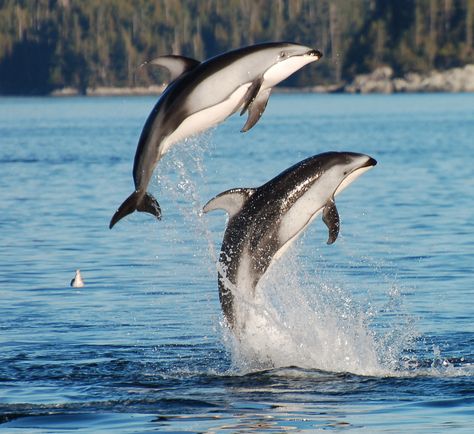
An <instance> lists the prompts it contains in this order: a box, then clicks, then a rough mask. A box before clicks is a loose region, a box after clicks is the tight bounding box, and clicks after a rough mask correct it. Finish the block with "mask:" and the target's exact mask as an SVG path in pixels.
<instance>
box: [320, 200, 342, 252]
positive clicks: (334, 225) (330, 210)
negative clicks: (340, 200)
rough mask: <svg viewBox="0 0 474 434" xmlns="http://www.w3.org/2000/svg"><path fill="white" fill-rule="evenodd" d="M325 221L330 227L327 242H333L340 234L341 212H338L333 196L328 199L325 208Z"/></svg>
mask: <svg viewBox="0 0 474 434" xmlns="http://www.w3.org/2000/svg"><path fill="white" fill-rule="evenodd" d="M323 222H324V223H325V224H326V226H327V227H328V229H329V238H328V241H327V243H328V244H332V243H334V241H336V239H337V236H338V235H339V227H340V221H339V213H338V212H337V208H336V204H335V202H334V198H331V199H329V200H328V201H327V203H326V206H325V207H324V210H323Z"/></svg>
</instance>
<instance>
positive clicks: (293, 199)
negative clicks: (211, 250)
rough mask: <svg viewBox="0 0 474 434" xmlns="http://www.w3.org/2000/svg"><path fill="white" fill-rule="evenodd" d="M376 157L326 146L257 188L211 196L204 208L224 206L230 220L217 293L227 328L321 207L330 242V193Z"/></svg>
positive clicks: (333, 219) (335, 217)
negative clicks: (277, 260) (327, 148)
mask: <svg viewBox="0 0 474 434" xmlns="http://www.w3.org/2000/svg"><path fill="white" fill-rule="evenodd" d="M376 164H377V162H376V161H375V160H374V159H373V158H371V157H369V156H367V155H363V154H355V153H352V152H327V153H324V154H320V155H315V156H313V157H310V158H308V159H306V160H303V161H301V162H299V163H297V164H295V165H294V166H292V167H290V168H289V169H287V170H285V171H284V172H282V173H280V174H279V175H278V176H277V177H275V178H273V179H272V180H271V181H269V182H267V183H266V184H264V185H262V186H261V187H258V188H234V189H231V190H228V191H225V192H223V193H220V194H219V195H217V196H216V197H215V198H213V199H211V200H210V201H209V202H208V203H207V204H206V205H205V206H204V209H203V211H204V212H208V211H212V210H215V209H223V210H225V211H226V212H227V213H228V216H229V221H228V223H227V229H226V231H225V234H224V240H223V242H222V247H221V253H220V257H219V270H218V284H219V299H220V302H221V306H222V310H223V312H224V317H225V319H226V320H227V323H228V324H229V325H230V327H231V328H233V329H235V328H236V327H242V326H243V324H239V312H238V304H239V303H235V302H234V301H235V300H234V299H235V298H237V299H240V300H242V299H243V300H249V297H250V296H253V295H254V294H255V287H256V286H257V284H258V282H259V280H260V279H261V278H262V276H263V275H264V274H265V272H266V271H267V270H268V268H269V267H270V265H271V264H272V262H273V261H274V260H275V259H277V258H278V257H280V256H281V255H282V253H283V252H284V250H285V249H286V248H287V247H288V246H289V245H290V243H291V242H292V241H294V240H295V239H296V237H297V236H298V235H299V234H300V233H301V232H302V231H303V230H304V229H305V228H306V226H308V224H309V223H311V221H312V220H313V219H314V218H315V217H316V216H317V215H318V214H319V213H321V212H322V214H323V221H324V223H325V224H326V225H327V227H328V229H329V238H328V241H327V242H328V244H332V243H334V241H336V238H337V236H338V233H339V214H338V212H337V209H336V204H335V202H334V196H336V195H337V194H339V193H340V192H341V191H342V190H344V189H345V188H346V187H347V186H348V185H349V184H351V183H352V182H353V181H354V180H355V179H356V178H358V177H359V176H360V175H362V174H363V173H364V172H366V171H367V170H369V169H370V168H372V167H373V166H375V165H376Z"/></svg>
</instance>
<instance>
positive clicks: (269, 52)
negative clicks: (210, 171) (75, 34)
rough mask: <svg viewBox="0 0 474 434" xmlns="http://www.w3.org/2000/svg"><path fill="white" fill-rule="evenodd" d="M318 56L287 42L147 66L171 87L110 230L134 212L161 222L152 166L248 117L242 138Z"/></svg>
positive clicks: (149, 123) (149, 126)
mask: <svg viewBox="0 0 474 434" xmlns="http://www.w3.org/2000/svg"><path fill="white" fill-rule="evenodd" d="M321 56H322V54H321V53H320V52H319V51H317V50H315V49H312V48H310V47H305V46H303V45H298V44H293V43H288V42H269V43H264V44H258V45H252V46H249V47H244V48H240V49H237V50H234V51H229V52H227V53H224V54H221V55H218V56H216V57H213V58H211V59H209V60H206V61H204V62H202V63H201V62H199V61H197V60H194V59H190V58H187V57H182V56H162V57H159V58H157V59H155V60H153V61H151V62H149V63H151V64H155V65H159V66H163V67H165V68H167V69H168V70H169V72H170V74H171V83H170V84H169V86H168V87H167V88H166V90H165V92H164V93H163V95H162V96H161V98H160V99H159V100H158V102H157V104H156V105H155V107H154V108H153V110H152V112H151V113H150V115H149V116H148V119H147V120H146V122H145V126H144V127H143V130H142V133H141V135H140V139H139V142H138V146H137V151H136V153H135V161H134V164H133V180H134V183H135V191H134V192H133V193H132V194H131V195H130V196H129V197H128V198H127V199H126V200H125V202H123V203H122V205H120V207H119V209H118V210H117V212H116V213H115V214H114V216H113V217H112V219H111V221H110V225H109V227H110V228H112V227H113V226H114V225H115V223H117V222H118V221H119V220H120V219H122V218H123V217H125V216H126V215H128V214H130V213H132V212H134V211H135V210H138V211H143V212H147V213H150V214H153V215H154V216H156V217H157V218H158V219H159V218H161V209H160V206H159V204H158V202H157V200H156V199H155V198H154V197H153V196H152V195H151V194H150V193H148V192H147V187H148V183H149V182H150V178H151V176H152V174H153V170H154V169H155V166H156V164H157V163H158V161H159V160H160V159H161V158H162V156H163V155H164V154H165V153H166V152H167V151H168V150H169V149H170V147H171V146H172V145H173V144H175V143H176V142H179V141H180V140H182V139H184V138H186V137H189V136H192V135H194V134H196V133H199V132H202V131H204V130H206V129H208V128H210V127H212V126H215V125H217V124H219V123H220V122H222V121H224V120H225V119H226V118H228V117H229V116H230V115H232V114H233V113H235V112H237V111H239V110H240V114H241V115H242V114H243V113H245V112H248V119H247V122H246V123H245V125H244V127H243V128H242V132H245V131H248V130H249V129H250V128H252V127H253V126H254V125H255V124H256V123H257V121H258V120H259V119H260V116H261V115H262V113H263V112H264V110H265V107H266V105H267V101H268V98H269V96H270V92H271V90H272V88H273V87H274V86H275V85H277V84H278V83H279V82H281V81H282V80H284V79H285V78H287V77H289V76H290V75H291V74H293V73H294V72H295V71H297V70H299V69H300V68H302V67H303V66H304V65H306V64H308V63H311V62H314V61H316V60H318V59H320V58H321Z"/></svg>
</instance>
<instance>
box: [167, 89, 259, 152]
mask: <svg viewBox="0 0 474 434" xmlns="http://www.w3.org/2000/svg"><path fill="white" fill-rule="evenodd" d="M250 85H251V83H245V84H243V85H242V86H240V87H238V88H237V90H235V91H234V92H233V93H232V94H231V95H230V96H229V98H227V99H226V100H224V101H222V102H221V103H219V104H216V105H213V106H211V107H207V108H205V109H204V110H201V111H198V112H196V113H193V114H192V115H190V116H188V117H187V118H186V119H185V120H184V121H183V122H181V124H180V125H179V126H178V128H177V129H176V130H174V131H173V133H171V134H170V135H169V136H168V137H167V138H166V139H165V140H164V141H163V143H162V146H161V149H162V152H161V154H162V155H163V154H165V153H166V152H168V150H169V149H170V147H171V146H172V145H174V144H175V143H177V142H179V141H181V140H184V139H185V138H187V137H190V136H193V135H195V134H198V133H202V132H203V131H205V130H207V129H209V128H212V127H214V126H216V125H218V124H220V123H221V122H223V121H225V120H226V119H227V118H228V117H229V116H230V115H231V114H232V113H234V112H235V110H236V109H238V108H239V107H238V105H239V103H240V102H241V101H242V98H243V97H244V95H245V93H246V92H247V89H248V88H249V86H250Z"/></svg>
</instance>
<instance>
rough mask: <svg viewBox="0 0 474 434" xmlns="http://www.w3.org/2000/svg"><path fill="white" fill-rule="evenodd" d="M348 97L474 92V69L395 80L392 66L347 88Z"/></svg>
mask: <svg viewBox="0 0 474 434" xmlns="http://www.w3.org/2000/svg"><path fill="white" fill-rule="evenodd" d="M341 91H342V92H347V93H407V92H474V65H466V66H464V67H462V68H452V69H448V70H446V71H431V72H430V73H428V74H417V73H414V72H411V73H408V74H406V75H405V76H404V77H394V73H393V69H392V68H390V67H389V66H384V67H381V68H377V69H376V70H375V71H373V72H372V73H370V74H363V75H358V76H356V78H355V79H354V81H353V82H352V83H350V84H347V85H345V86H343V88H342V89H341Z"/></svg>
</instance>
